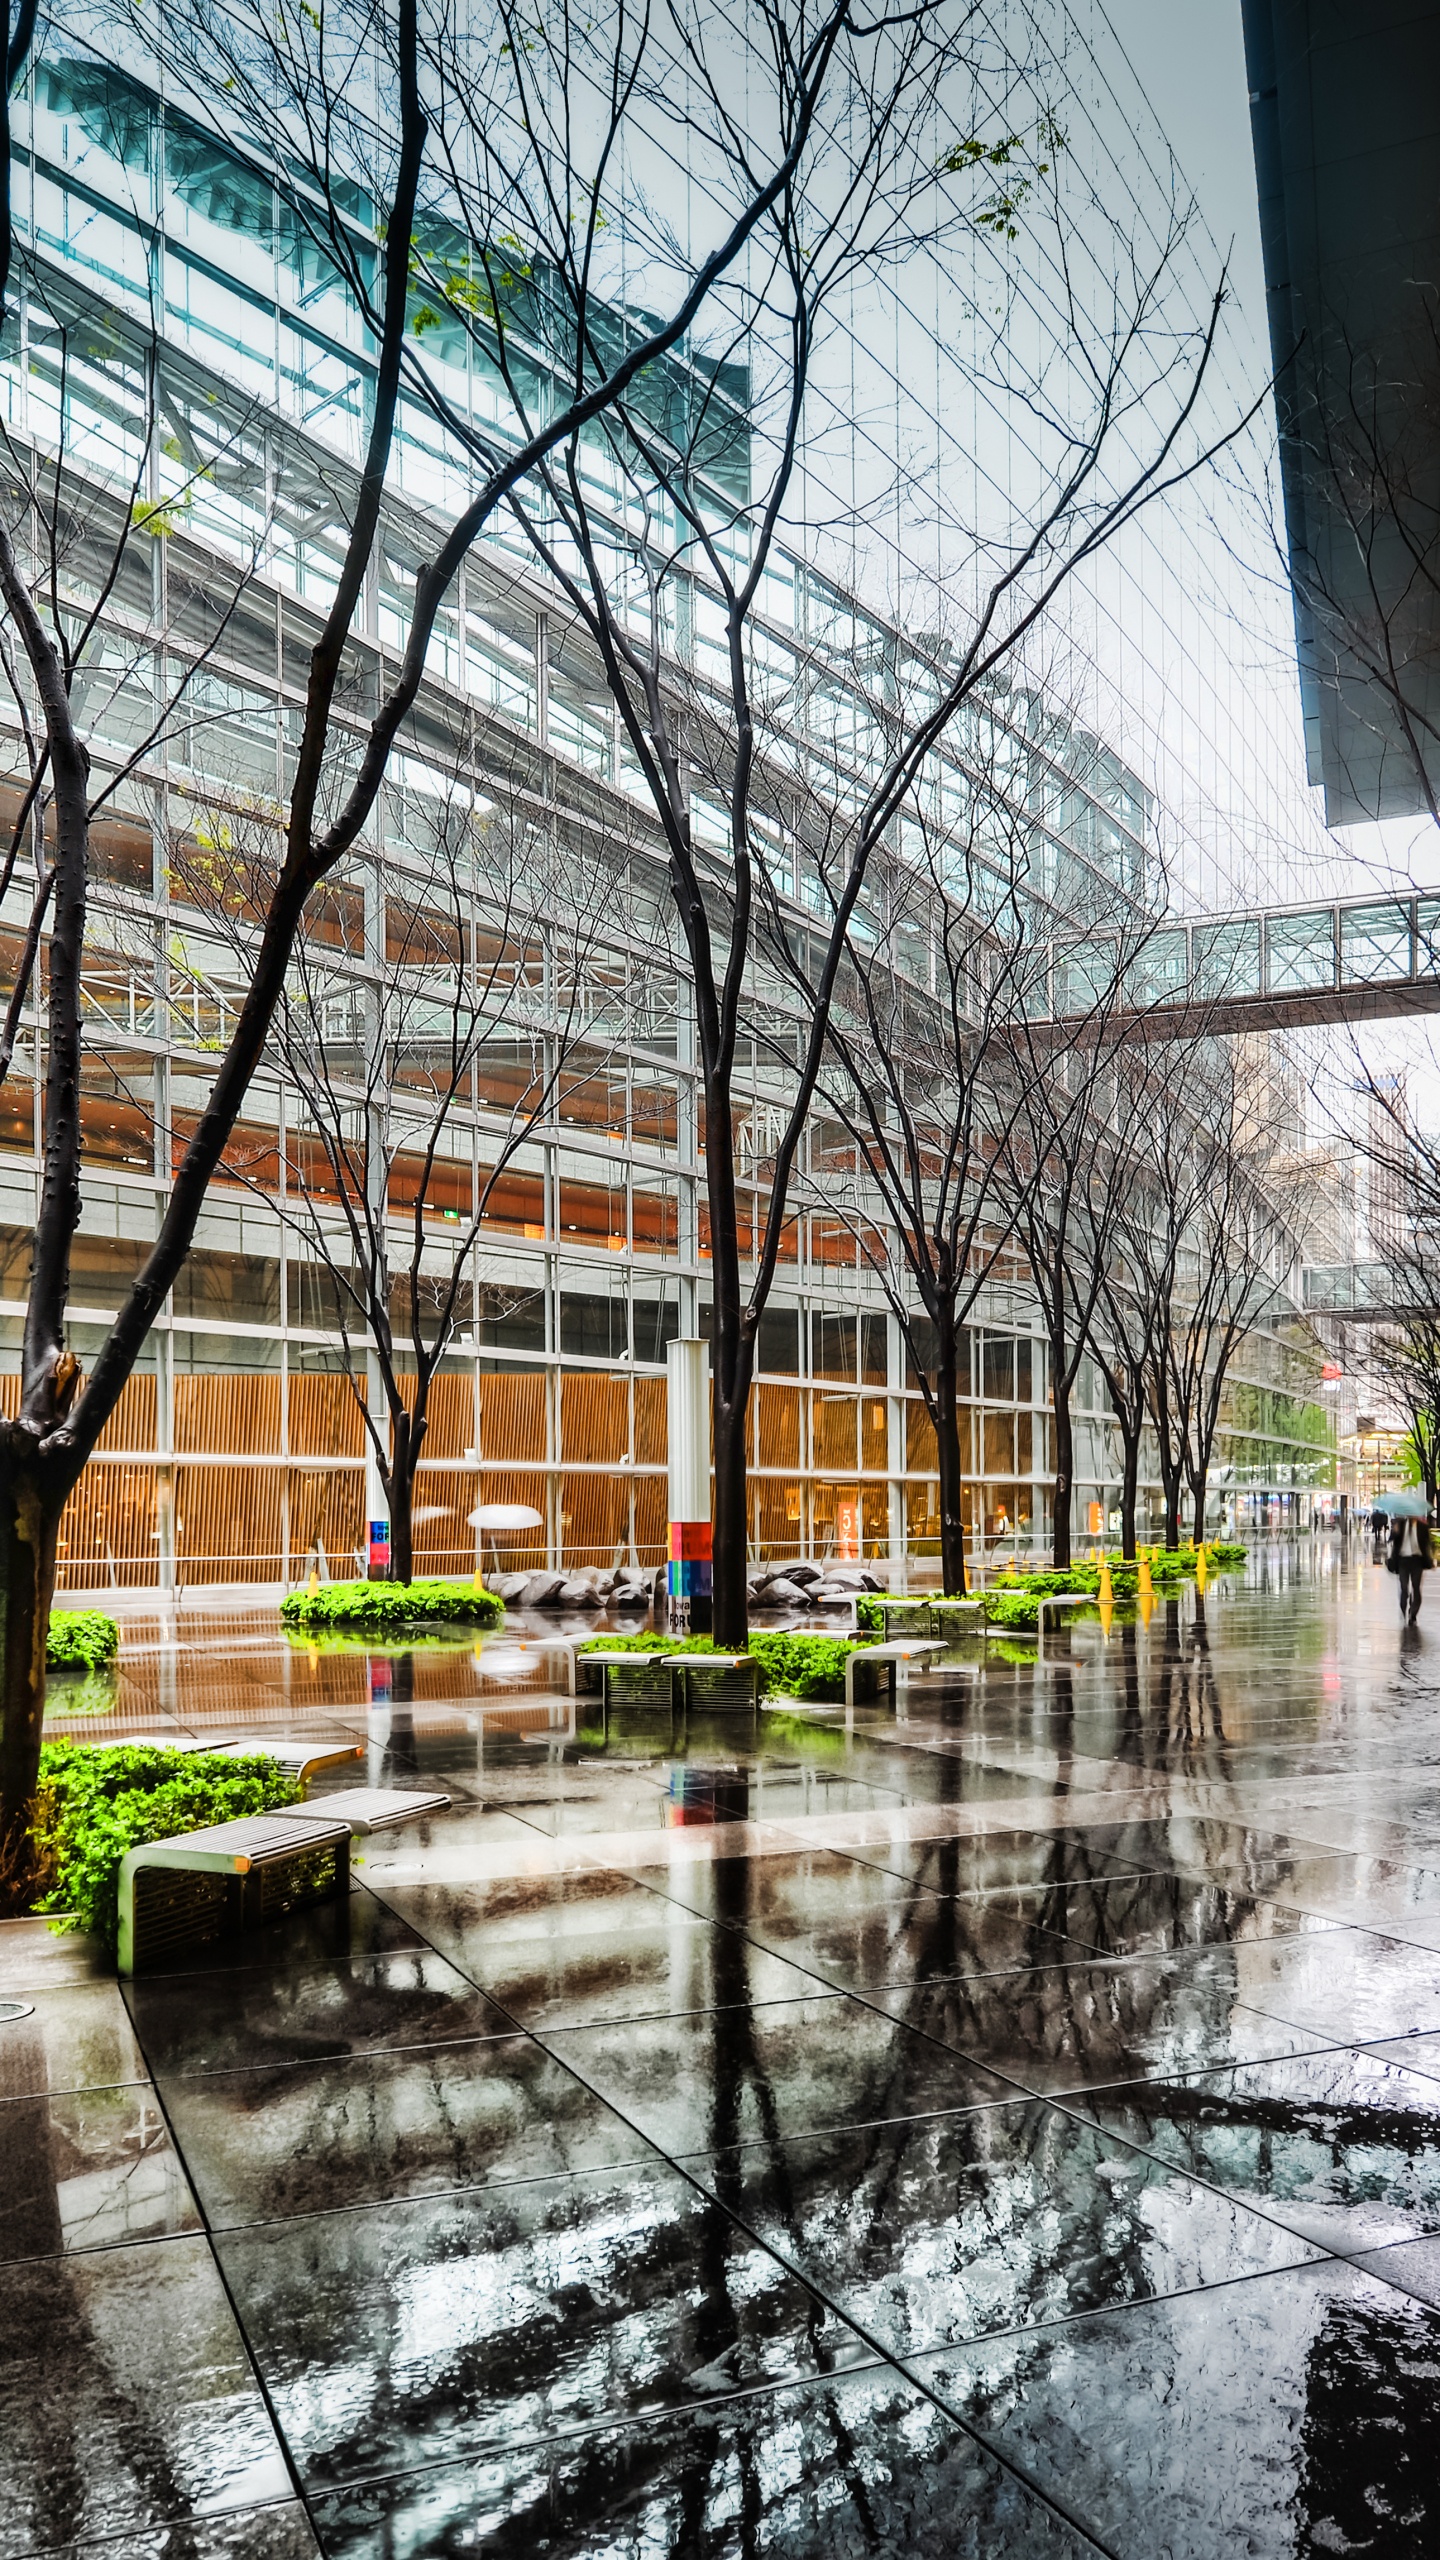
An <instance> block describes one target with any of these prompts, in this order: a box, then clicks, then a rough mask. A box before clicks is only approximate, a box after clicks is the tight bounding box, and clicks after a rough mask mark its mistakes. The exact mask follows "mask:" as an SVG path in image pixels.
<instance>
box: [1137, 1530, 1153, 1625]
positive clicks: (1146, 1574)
mask: <svg viewBox="0 0 1440 2560" xmlns="http://www.w3.org/2000/svg"><path fill="white" fill-rule="evenodd" d="M1138 1561H1139V1566H1140V1603H1141V1608H1142V1611H1143V1612H1144V1616H1145V1624H1146V1625H1147V1627H1148V1625H1149V1624H1150V1617H1149V1612H1148V1611H1146V1610H1145V1608H1144V1604H1145V1602H1146V1601H1147V1600H1153V1599H1154V1597H1155V1585H1154V1583H1153V1582H1152V1581H1151V1579H1150V1550H1149V1548H1148V1547H1142V1548H1141V1550H1140V1555H1139V1559H1138Z"/></svg>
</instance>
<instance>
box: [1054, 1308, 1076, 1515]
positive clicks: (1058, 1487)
mask: <svg viewBox="0 0 1440 2560" xmlns="http://www.w3.org/2000/svg"><path fill="white" fill-rule="evenodd" d="M1050 1379H1051V1395H1052V1399H1053V1402H1054V1408H1055V1515H1054V1533H1053V1537H1052V1541H1051V1555H1052V1557H1053V1559H1054V1562H1055V1563H1056V1564H1057V1565H1068V1563H1069V1562H1070V1514H1071V1510H1072V1507H1073V1504H1074V1498H1075V1435H1074V1432H1073V1430H1072V1428H1071V1423H1070V1390H1069V1387H1068V1386H1067V1385H1066V1383H1065V1376H1064V1371H1063V1368H1062V1365H1061V1363H1060V1361H1058V1360H1057V1359H1056V1357H1055V1354H1054V1350H1053V1348H1052V1350H1051V1354H1050Z"/></svg>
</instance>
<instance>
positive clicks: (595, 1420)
mask: <svg viewBox="0 0 1440 2560" xmlns="http://www.w3.org/2000/svg"><path fill="white" fill-rule="evenodd" d="M629 1449H630V1391H629V1387H628V1384H627V1382H626V1380H625V1379H624V1378H607V1377H591V1376H587V1375H585V1374H583V1373H581V1372H579V1371H575V1372H569V1371H567V1373H566V1374H565V1376H564V1377H562V1379H561V1381H560V1453H561V1456H562V1457H564V1458H566V1459H568V1460H569V1461H570V1463H571V1464H572V1465H576V1466H613V1465H614V1464H615V1463H616V1461H617V1460H618V1459H620V1458H623V1457H626V1456H628V1454H629Z"/></svg>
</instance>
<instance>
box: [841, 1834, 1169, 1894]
mask: <svg viewBox="0 0 1440 2560" xmlns="http://www.w3.org/2000/svg"><path fill="white" fill-rule="evenodd" d="M852 1855H853V1856H854V1857H855V1858H856V1859H858V1860H859V1861H860V1862H861V1863H862V1864H863V1865H867V1866H875V1867H881V1868H883V1869H885V1870H886V1871H888V1872H889V1873H890V1874H892V1875H901V1876H904V1877H906V1878H907V1879H908V1880H909V1881H910V1882H912V1883H914V1884H918V1885H923V1886H924V1887H925V1890H926V1891H927V1892H928V1893H967V1894H968V1893H1000V1892H1005V1891H1007V1890H1013V1889H1015V1888H1017V1887H1034V1886H1037V1885H1049V1884H1078V1883H1083V1882H1084V1881H1085V1880H1086V1879H1087V1878H1089V1877H1091V1876H1110V1875H1142V1874H1144V1873H1145V1872H1146V1865H1145V1863H1144V1862H1142V1861H1137V1860H1136V1859H1133V1858H1131V1859H1126V1858H1124V1857H1115V1856H1112V1855H1111V1854H1110V1853H1109V1851H1108V1850H1103V1849H1099V1848H1096V1847H1092V1845H1091V1843H1090V1840H1089V1837H1088V1835H1087V1834H1085V1833H1083V1832H1079V1833H1076V1832H1064V1831H985V1832H980V1833H977V1834H974V1835H972V1836H971V1837H969V1838H965V1837H962V1836H958V1835H956V1834H955V1833H951V1834H949V1835H948V1836H946V1837H942V1838H940V1839H930V1840H895V1841H887V1842H885V1843H883V1844H880V1843H872V1844H870V1845H869V1846H868V1847H857V1848H856V1849H855V1850H854V1851H853V1852H852ZM1155 1863H1162V1862H1160V1861H1156V1862H1155Z"/></svg>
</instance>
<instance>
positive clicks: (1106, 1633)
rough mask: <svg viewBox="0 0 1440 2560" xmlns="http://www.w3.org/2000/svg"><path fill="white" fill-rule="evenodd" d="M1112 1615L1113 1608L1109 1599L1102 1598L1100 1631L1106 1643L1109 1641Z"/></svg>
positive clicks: (1113, 1613) (1113, 1612)
mask: <svg viewBox="0 0 1440 2560" xmlns="http://www.w3.org/2000/svg"><path fill="white" fill-rule="evenodd" d="M1114 1615H1115V1610H1114V1607H1113V1604H1112V1603H1111V1602H1110V1601H1109V1600H1102V1601H1101V1603H1100V1633H1101V1635H1102V1636H1103V1637H1104V1639H1105V1642H1106V1643H1107V1644H1108V1643H1109V1641H1110V1624H1111V1620H1112V1619H1113V1618H1114Z"/></svg>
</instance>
